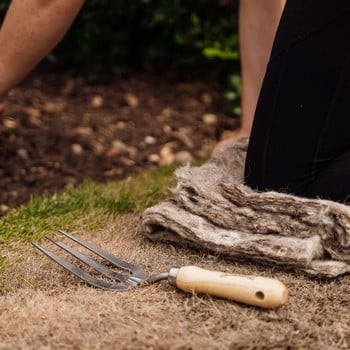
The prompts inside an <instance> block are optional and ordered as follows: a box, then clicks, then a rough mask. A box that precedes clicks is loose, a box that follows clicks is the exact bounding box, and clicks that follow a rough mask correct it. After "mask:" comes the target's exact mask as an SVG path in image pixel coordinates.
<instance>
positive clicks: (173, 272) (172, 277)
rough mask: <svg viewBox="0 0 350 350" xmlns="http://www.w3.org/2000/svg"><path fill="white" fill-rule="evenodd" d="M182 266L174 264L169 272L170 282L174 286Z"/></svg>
mask: <svg viewBox="0 0 350 350" xmlns="http://www.w3.org/2000/svg"><path fill="white" fill-rule="evenodd" d="M179 271H180V268H179V267H177V266H173V267H172V268H171V269H170V270H169V274H168V282H169V284H171V285H172V286H176V277H177V274H178V273H179Z"/></svg>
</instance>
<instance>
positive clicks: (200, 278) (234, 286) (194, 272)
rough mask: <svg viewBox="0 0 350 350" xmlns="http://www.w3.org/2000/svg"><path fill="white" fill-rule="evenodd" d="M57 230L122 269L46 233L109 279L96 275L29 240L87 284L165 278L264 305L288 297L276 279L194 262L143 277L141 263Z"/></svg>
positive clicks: (126, 285)
mask: <svg viewBox="0 0 350 350" xmlns="http://www.w3.org/2000/svg"><path fill="white" fill-rule="evenodd" d="M59 232H60V233H61V234H62V235H64V236H65V237H67V238H68V239H70V240H71V241H74V242H75V243H77V244H78V245H80V246H82V247H84V248H86V249H88V250H90V251H91V252H92V253H94V254H96V255H97V256H99V257H100V258H103V259H105V260H106V261H107V262H108V263H109V264H111V265H112V266H115V267H117V268H119V269H121V270H124V271H126V273H125V274H124V273H119V272H116V271H115V270H113V269H112V268H110V267H107V265H104V264H101V263H99V262H97V261H96V260H94V259H92V258H91V257H89V256H87V255H85V254H82V253H80V252H79V251H77V250H75V249H74V248H72V247H70V246H68V245H66V244H65V243H62V242H57V241H55V240H53V239H51V238H48V237H47V239H48V240H49V241H51V242H52V243H54V244H55V245H56V246H58V247H59V248H61V249H63V250H64V251H66V252H67V253H69V254H70V255H72V256H73V257H74V258H76V259H78V260H80V261H81V262H83V263H84V264H86V265H88V266H89V267H90V268H92V269H94V270H95V271H97V272H98V273H100V274H102V275H104V276H105V277H107V278H108V279H109V281H107V280H106V279H99V278H96V277H95V276H93V275H91V274H90V273H88V272H86V271H84V270H83V269H81V268H80V267H78V266H76V265H74V264H72V263H71V262H69V261H67V260H65V259H63V258H62V257H60V256H59V255H56V254H55V253H53V252H51V251H50V250H48V249H47V248H44V247H43V246H40V245H38V244H36V243H33V245H34V246H35V247H36V248H37V249H39V250H40V251H41V252H43V253H44V254H46V255H47V256H48V257H49V258H50V259H52V260H54V261H55V262H56V263H57V264H59V265H61V266H62V267H64V268H65V269H67V270H68V271H69V272H71V273H72V274H74V275H75V276H77V277H79V278H80V279H82V280H84V281H85V282H86V283H87V284H89V285H91V286H94V287H97V288H103V289H108V290H116V291H123V290H128V289H131V288H134V287H137V286H140V285H147V284H152V283H155V282H158V281H161V280H168V281H169V283H170V284H171V285H175V286H176V287H178V288H179V289H181V290H183V291H186V292H192V293H194V292H195V293H205V294H210V295H213V296H217V297H222V298H226V299H231V300H234V301H238V302H241V303H245V304H249V305H255V306H260V307H264V308H276V307H279V306H282V305H283V304H285V303H286V301H287V298H288V292H287V288H286V287H285V285H284V284H283V283H281V282H280V281H278V280H275V279H272V278H265V277H258V276H243V275H233V274H229V273H224V272H219V271H209V270H205V269H202V268H199V267H195V266H184V267H172V268H170V270H169V271H168V272H163V273H159V274H156V275H152V276H150V277H147V273H146V271H145V270H144V268H142V267H141V266H137V265H133V264H130V263H128V262H126V261H123V260H121V259H119V258H117V257H116V256H114V255H112V254H110V253H109V252H107V251H105V250H103V249H101V248H99V247H97V246H95V245H94V244H92V243H89V242H86V241H84V240H82V239H78V238H77V237H75V236H73V235H72V234H70V233H68V232H66V231H63V230H60V231H59Z"/></svg>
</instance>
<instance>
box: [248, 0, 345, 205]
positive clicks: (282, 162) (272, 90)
mask: <svg viewBox="0 0 350 350" xmlns="http://www.w3.org/2000/svg"><path fill="white" fill-rule="evenodd" d="M349 55H350V0H336V1H333V0H288V1H287V4H286V7H285V10H284V12H283V15H282V18H281V22H280V25H279V28H278V31H277V34H276V38H275V42H274V46H273V49H272V53H271V58H270V61H269V64H268V67H267V71H266V75H265V79H264V82H263V86H262V89H261V93H260V97H259V101H258V105H257V109H256V114H255V119H254V123H253V129H252V133H251V137H250V141H249V147H248V154H247V159H246V167H245V182H246V184H247V185H249V186H251V187H252V188H254V189H257V190H261V191H264V190H276V191H280V192H286V193H292V194H296V195H300V196H304V197H309V198H315V197H319V198H324V199H331V200H334V201H340V202H345V203H350V56H349Z"/></svg>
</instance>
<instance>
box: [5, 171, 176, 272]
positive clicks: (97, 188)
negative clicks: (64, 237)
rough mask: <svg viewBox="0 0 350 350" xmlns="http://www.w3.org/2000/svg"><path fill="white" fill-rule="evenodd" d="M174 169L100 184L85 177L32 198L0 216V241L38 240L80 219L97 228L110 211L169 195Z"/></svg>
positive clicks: (116, 212)
mask: <svg viewBox="0 0 350 350" xmlns="http://www.w3.org/2000/svg"><path fill="white" fill-rule="evenodd" d="M173 171H174V167H167V168H163V169H161V170H159V171H157V172H145V173H142V174H140V175H135V176H132V177H129V178H127V179H125V180H121V181H115V182H108V183H103V184H100V183H94V182H91V181H87V182H84V183H83V184H81V185H80V186H78V187H76V188H68V189H66V190H65V191H62V192H61V193H57V194H55V195H53V196H50V197H35V198H32V199H31V200H30V201H29V202H28V203H27V204H26V205H25V206H23V207H21V208H18V209H14V210H12V211H10V213H9V214H8V215H6V216H4V217H2V218H0V245H1V244H3V243H6V242H9V241H13V240H21V241H32V240H40V239H41V237H42V236H43V235H44V234H45V233H47V232H48V231H52V230H57V229H60V228H62V229H67V230H74V229H75V228H76V226H77V225H82V220H83V224H84V226H85V227H86V228H87V229H96V228H98V227H101V226H103V224H104V223H105V222H106V220H107V218H109V217H110V216H111V215H113V216H116V215H120V214H125V213H131V212H140V211H142V210H144V209H145V208H147V207H149V206H152V205H154V204H156V203H157V202H159V201H160V200H162V199H164V198H166V197H167V196H169V188H170V187H172V186H173V185H174V179H173V176H172V174H173ZM0 267H1V259H0Z"/></svg>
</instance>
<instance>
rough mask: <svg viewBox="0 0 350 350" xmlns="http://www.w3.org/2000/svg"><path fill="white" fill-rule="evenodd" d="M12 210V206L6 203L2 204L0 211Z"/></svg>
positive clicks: (3, 212) (4, 212) (2, 212)
mask: <svg viewBox="0 0 350 350" xmlns="http://www.w3.org/2000/svg"><path fill="white" fill-rule="evenodd" d="M9 210H10V207H9V206H7V205H6V204H0V213H1V214H6V213H7V212H8V211H9Z"/></svg>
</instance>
